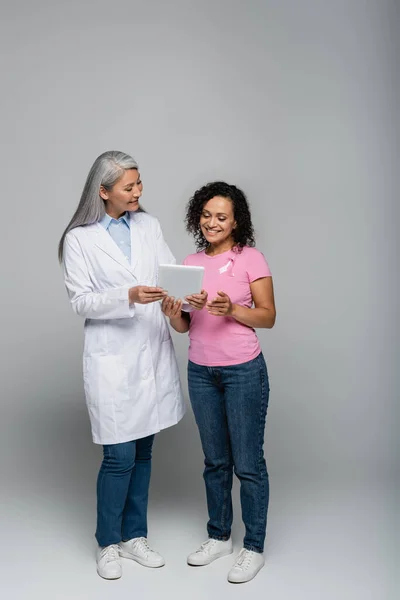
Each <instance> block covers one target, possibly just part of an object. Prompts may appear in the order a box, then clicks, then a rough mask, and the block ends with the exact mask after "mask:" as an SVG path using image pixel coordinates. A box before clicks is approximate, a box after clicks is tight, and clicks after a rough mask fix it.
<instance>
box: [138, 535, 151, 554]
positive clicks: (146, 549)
mask: <svg viewBox="0 0 400 600" xmlns="http://www.w3.org/2000/svg"><path fill="white" fill-rule="evenodd" d="M134 545H135V546H137V547H138V548H139V549H140V550H141V551H142V552H143V553H144V554H145V555H146V556H148V555H149V554H151V553H153V554H154V550H152V549H151V548H150V546H149V543H148V541H147V539H146V538H144V537H141V538H138V539H137V540H136V541H135V544H134Z"/></svg>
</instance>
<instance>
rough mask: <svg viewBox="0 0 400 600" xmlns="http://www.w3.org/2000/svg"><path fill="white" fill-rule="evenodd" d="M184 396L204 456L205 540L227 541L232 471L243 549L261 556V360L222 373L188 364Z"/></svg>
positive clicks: (264, 392) (264, 499) (264, 507)
mask: <svg viewBox="0 0 400 600" xmlns="http://www.w3.org/2000/svg"><path fill="white" fill-rule="evenodd" d="M188 382H189V395H190V401H191V404H192V407H193V412H194V416H195V419H196V422H197V426H198V428H199V433H200V438H201V443H202V447H203V452H204V456H205V461H204V464H205V470H204V481H205V485H206V494H207V505H208V514H209V521H208V524H207V530H208V535H209V537H210V538H214V539H217V540H228V539H229V537H230V535H231V526H232V518H233V515H232V496H231V491H232V480H233V470H234V472H235V474H236V476H237V477H238V479H239V480H240V500H241V506H242V519H243V522H244V525H245V538H244V543H243V545H244V547H245V548H247V549H248V550H253V551H255V552H263V550H264V540H265V535H266V526H267V511H268V501H269V482H268V473H267V468H266V464H265V459H264V452H263V446H264V429H265V420H266V414H267V407H268V398H269V382H268V373H267V367H266V364H265V360H264V357H263V355H262V354H259V355H258V356H257V357H256V358H255V359H253V360H251V361H249V362H246V363H242V364H240V365H232V366H227V367H204V366H200V365H196V364H194V363H192V362H191V361H189V365H188Z"/></svg>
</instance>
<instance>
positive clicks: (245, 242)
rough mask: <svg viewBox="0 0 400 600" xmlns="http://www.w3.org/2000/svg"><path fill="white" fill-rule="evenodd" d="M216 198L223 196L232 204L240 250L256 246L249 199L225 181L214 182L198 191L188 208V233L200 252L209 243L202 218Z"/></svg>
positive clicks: (186, 221) (233, 234) (237, 242)
mask: <svg viewBox="0 0 400 600" xmlns="http://www.w3.org/2000/svg"><path fill="white" fill-rule="evenodd" d="M215 196H222V197H223V198H227V199H228V200H230V201H231V202H232V205H233V215H234V218H235V221H236V223H237V226H236V228H235V229H234V230H233V231H232V237H233V240H234V242H235V245H236V246H237V247H238V249H239V250H241V249H242V248H243V246H254V245H255V236H254V228H253V223H252V222H251V213H250V207H249V203H248V202H247V198H246V196H245V194H244V192H242V190H241V189H239V188H238V187H236V186H235V185H230V184H229V183H225V182H224V181H213V182H212V183H207V185H204V186H203V187H201V188H200V189H199V190H197V191H196V192H195V193H194V194H193V196H192V197H191V198H190V200H189V202H188V204H187V207H186V217H185V223H186V231H187V232H188V233H190V234H191V235H192V236H193V237H194V241H195V244H196V248H197V250H198V251H200V250H204V249H205V248H207V246H208V242H207V240H206V238H205V237H204V235H203V232H202V231H201V227H200V217H201V213H202V211H203V208H204V205H205V204H207V202H208V201H209V200H211V199H212V198H214V197H215Z"/></svg>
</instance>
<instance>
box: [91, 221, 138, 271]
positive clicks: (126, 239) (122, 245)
mask: <svg viewBox="0 0 400 600" xmlns="http://www.w3.org/2000/svg"><path fill="white" fill-rule="evenodd" d="M99 223H100V225H102V226H103V227H104V229H105V230H106V231H108V233H109V234H110V235H111V237H112V239H113V240H114V242H115V243H116V244H117V246H118V248H119V249H120V250H121V252H122V254H123V255H124V256H125V258H126V259H127V260H128V262H129V263H130V262H131V232H130V225H129V214H128V213H125V214H124V215H122V217H120V218H119V219H118V220H116V219H113V218H112V217H110V215H108V214H107V213H106V214H105V215H104V217H103V218H102V219H100V221H99Z"/></svg>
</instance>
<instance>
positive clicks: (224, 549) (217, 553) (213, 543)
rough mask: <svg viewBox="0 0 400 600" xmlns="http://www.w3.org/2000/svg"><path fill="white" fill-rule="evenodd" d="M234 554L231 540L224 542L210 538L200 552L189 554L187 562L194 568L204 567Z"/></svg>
mask: <svg viewBox="0 0 400 600" xmlns="http://www.w3.org/2000/svg"><path fill="white" fill-rule="evenodd" d="M232 552H233V548H232V540H231V539H229V540H226V541H222V540H214V539H213V538H209V539H208V540H207V541H206V542H204V544H202V545H201V546H200V548H199V549H198V550H196V552H193V553H192V554H189V556H188V557H187V562H188V565H192V566H193V567H203V566H204V565H209V564H210V563H212V562H213V560H216V559H217V558H221V556H227V555H228V554H232Z"/></svg>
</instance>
